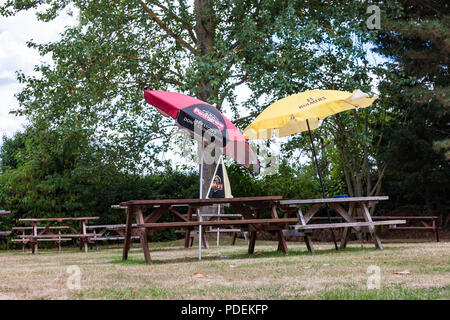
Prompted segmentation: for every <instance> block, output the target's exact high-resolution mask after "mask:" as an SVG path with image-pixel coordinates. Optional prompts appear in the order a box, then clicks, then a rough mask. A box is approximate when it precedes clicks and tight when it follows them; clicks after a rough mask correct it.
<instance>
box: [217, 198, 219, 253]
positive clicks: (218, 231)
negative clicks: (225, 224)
mask: <svg viewBox="0 0 450 320" xmlns="http://www.w3.org/2000/svg"><path fill="white" fill-rule="evenodd" d="M217 220H220V204H219V205H218V206H217ZM219 230H220V228H219V226H217V248H218V247H219V241H220V240H219V239H220V232H219Z"/></svg>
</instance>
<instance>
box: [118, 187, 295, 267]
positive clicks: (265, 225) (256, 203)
mask: <svg viewBox="0 0 450 320" xmlns="http://www.w3.org/2000/svg"><path fill="white" fill-rule="evenodd" d="M281 199H282V197H281V196H269V197H241V198H221V199H162V200H131V201H126V202H122V203H120V206H121V207H126V211H127V218H126V227H125V241H124V248H123V255H122V259H123V260H126V259H127V258H128V251H129V249H130V238H131V230H132V223H133V219H134V218H136V223H137V228H138V229H139V231H140V232H139V234H140V237H141V246H142V251H143V253H144V257H145V260H146V262H147V263H150V262H151V257H150V251H149V249H148V242H147V234H148V231H149V230H158V229H162V228H184V229H185V230H186V235H185V247H186V248H188V247H189V239H190V232H191V231H192V230H194V228H196V227H200V226H215V227H220V226H237V227H239V226H240V227H241V228H245V229H248V231H249V233H250V240H249V245H248V253H250V254H251V253H254V249H255V242H256V235H257V232H260V231H273V232H276V233H277V236H278V250H281V251H283V252H284V253H286V254H287V252H288V249H287V245H286V238H285V236H284V234H283V230H287V229H289V225H288V224H289V223H296V222H297V221H298V219H297V218H279V217H278V213H277V201H279V200H281ZM218 204H229V205H230V206H231V207H233V208H234V209H235V211H236V212H238V213H240V214H241V215H242V217H243V219H237V220H217V221H203V219H202V215H201V214H200V209H201V208H202V207H207V206H212V205H218ZM180 206H185V207H187V215H186V216H185V215H183V214H181V213H180V212H178V211H177V210H176V209H175V208H176V207H180ZM149 209H150V210H151V212H150V213H149V214H148V215H147V216H146V217H144V212H145V211H146V210H149ZM263 209H270V211H271V215H272V218H271V219H260V212H261V210H263ZM166 212H171V213H172V214H174V215H175V216H176V217H177V218H178V219H179V220H181V221H177V222H158V221H159V220H160V218H161V217H162V216H163V214H164V213H166ZM194 214H195V217H194ZM194 219H196V221H195V220H194ZM203 232H204V231H202V233H203ZM203 239H204V238H203ZM203 244H204V245H205V243H203Z"/></svg>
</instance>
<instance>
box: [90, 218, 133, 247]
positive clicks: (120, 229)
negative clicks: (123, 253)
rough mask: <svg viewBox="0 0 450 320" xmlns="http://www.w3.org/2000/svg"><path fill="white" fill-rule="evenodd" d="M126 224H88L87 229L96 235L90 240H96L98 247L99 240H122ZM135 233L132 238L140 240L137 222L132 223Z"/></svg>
mask: <svg viewBox="0 0 450 320" xmlns="http://www.w3.org/2000/svg"><path fill="white" fill-rule="evenodd" d="M125 227H126V225H125V224H100V225H89V226H86V230H90V231H91V232H93V233H94V236H93V237H91V238H89V241H90V242H94V243H95V246H96V248H97V249H98V241H120V240H124V239H125V235H124V233H125ZM132 228H133V233H134V234H133V235H131V240H138V239H139V236H138V235H136V230H135V228H136V224H133V225H132Z"/></svg>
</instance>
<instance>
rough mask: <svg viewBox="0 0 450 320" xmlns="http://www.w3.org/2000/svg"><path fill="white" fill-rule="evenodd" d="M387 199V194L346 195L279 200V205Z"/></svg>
mask: <svg viewBox="0 0 450 320" xmlns="http://www.w3.org/2000/svg"><path fill="white" fill-rule="evenodd" d="M383 200H389V197H388V196H377V197H348V198H325V199H299V200H281V201H279V204H280V205H295V204H314V203H337V202H344V203H345V202H366V201H383Z"/></svg>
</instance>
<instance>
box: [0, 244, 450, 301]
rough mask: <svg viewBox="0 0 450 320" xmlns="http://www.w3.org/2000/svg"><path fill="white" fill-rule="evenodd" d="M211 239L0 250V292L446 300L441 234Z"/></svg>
mask: <svg viewBox="0 0 450 320" xmlns="http://www.w3.org/2000/svg"><path fill="white" fill-rule="evenodd" d="M211 245H212V247H211V248H210V249H208V250H203V259H202V261H198V258H197V250H198V249H197V247H194V248H190V249H184V248H183V244H182V241H174V242H165V243H150V250H151V254H152V259H153V263H152V264H151V265H147V264H146V263H145V261H144V256H143V254H142V251H141V249H140V248H139V246H138V245H136V246H135V247H134V248H133V249H132V250H131V251H130V255H129V260H127V261H122V260H121V256H122V250H121V247H120V246H115V247H114V246H112V247H108V248H107V247H103V248H100V249H99V250H95V249H91V250H90V251H89V252H88V253H84V252H80V251H79V250H77V249H74V248H65V249H63V251H62V252H61V253H60V252H58V251H57V250H54V249H46V250H40V251H39V254H38V255H32V254H31V253H29V252H26V253H23V252H22V251H13V250H10V251H4V250H3V251H0V299H449V298H450V243H448V242H441V243H435V242H427V243H406V244H401V243H390V244H389V243H386V244H384V247H385V249H384V250H382V251H381V250H375V249H374V247H373V245H372V244H370V243H368V244H364V245H363V246H362V245H361V244H360V243H352V244H350V245H349V247H348V248H347V249H345V250H341V251H338V252H336V251H335V250H334V249H333V245H332V244H330V243H316V244H315V247H316V253H315V254H310V253H309V252H308V251H307V250H306V248H305V246H304V244H303V243H300V242H289V243H288V247H289V255H287V256H285V255H284V254H282V253H280V252H277V251H275V250H276V247H277V244H276V243H275V242H269V241H258V242H257V245H256V249H255V251H256V253H257V254H255V255H248V254H247V247H246V243H245V242H244V241H243V240H240V241H239V242H238V244H237V245H236V246H231V245H229V239H224V240H223V241H222V245H221V247H220V248H216V247H215V241H211ZM72 266H77V267H78V268H79V270H80V272H81V273H80V280H81V281H80V285H81V287H80V288H75V289H73V288H70V287H68V280H69V282H70V280H71V279H73V278H71V277H72V276H73V274H72V273H70V270H71V269H70V268H73V267H72ZM370 266H376V267H378V268H379V271H380V278H379V279H380V281H379V284H380V288H379V289H368V287H367V283H368V278H369V277H370V276H371V275H373V273H371V272H370V269H369V272H368V267H370ZM406 270H408V271H409V273H408V272H405V271H406ZM398 272H404V273H403V274H397V273H398ZM194 273H202V274H203V275H205V277H199V278H197V277H192V275H193V274H194Z"/></svg>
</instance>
